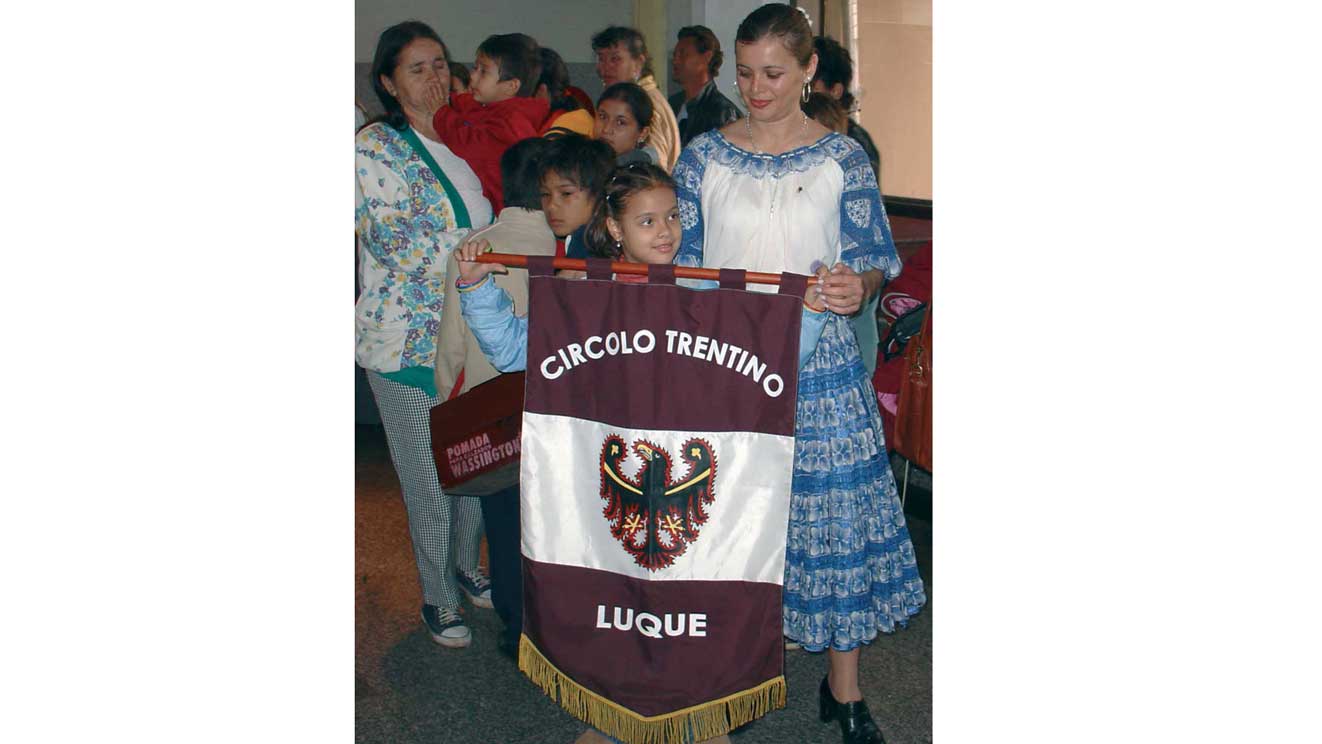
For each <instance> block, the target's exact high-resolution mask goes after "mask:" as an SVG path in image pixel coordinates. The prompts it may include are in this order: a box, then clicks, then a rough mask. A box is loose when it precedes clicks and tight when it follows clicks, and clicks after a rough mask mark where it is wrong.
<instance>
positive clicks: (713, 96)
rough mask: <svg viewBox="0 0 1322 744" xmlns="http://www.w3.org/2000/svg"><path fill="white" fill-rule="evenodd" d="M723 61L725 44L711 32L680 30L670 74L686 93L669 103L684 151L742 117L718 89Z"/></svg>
mask: <svg viewBox="0 0 1322 744" xmlns="http://www.w3.org/2000/svg"><path fill="white" fill-rule="evenodd" d="M723 59H724V56H723V55H722V54H721V42H719V41H717V40H716V34H713V33H712V30H711V29H709V28H707V27H706V26H685V27H684V28H681V29H680V30H679V41H678V42H677V43H676V44H675V53H674V54H673V55H672V56H671V58H670V72H671V77H673V78H674V79H675V82H676V83H679V85H680V87H681V88H682V90H680V91H679V92H678V93H675V94H674V95H673V96H671V97H670V99H669V101H670V108H671V109H673V110H674V112H675V118H676V119H677V120H678V121H679V141H680V146H681V147H687V146H688V144H689V140H691V139H693V138H694V137H697V136H698V135H699V134H702V133H703V132H708V131H711V130H713V129H720V128H721V127H723V126H725V125H726V124H729V123H730V122H732V121H734V120H735V119H738V118H739V117H740V113H739V109H737V108H735V105H734V103H733V102H731V101H730V99H729V98H726V97H725V96H724V95H722V94H721V92H720V91H719V90H717V89H716V80H715V78H716V76H717V74H719V73H720V71H721V61H722V60H723Z"/></svg>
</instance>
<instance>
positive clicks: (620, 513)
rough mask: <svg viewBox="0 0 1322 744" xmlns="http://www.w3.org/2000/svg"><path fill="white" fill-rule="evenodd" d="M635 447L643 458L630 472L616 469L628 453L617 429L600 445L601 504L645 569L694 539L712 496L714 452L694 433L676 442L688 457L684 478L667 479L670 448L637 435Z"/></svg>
mask: <svg viewBox="0 0 1322 744" xmlns="http://www.w3.org/2000/svg"><path fill="white" fill-rule="evenodd" d="M633 451H634V453H635V454H637V455H638V457H639V458H641V459H642V462H643V464H642V467H641V468H639V469H638V474H637V475H636V476H635V477H632V478H630V477H629V476H627V475H625V474H624V473H623V472H621V470H620V462H621V461H623V460H624V458H625V457H628V455H629V453H628V450H627V449H626V447H625V444H624V439H622V438H621V437H620V436H619V435H617V434H611V435H610V436H608V437H606V441H605V442H603V443H602V445H601V497H602V498H603V499H605V500H606V506H605V508H603V509H602V510H601V513H602V515H603V516H605V517H606V520H607V521H608V522H609V523H610V528H611V535H613V536H614V537H615V539H617V540H619V541H620V543H621V544H622V545H624V549H625V550H627V551H629V554H630V555H632V556H633V559H634V562H636V563H637V564H638V565H640V566H642V567H643V568H646V569H647V570H649V571H658V570H660V569H663V568H667V567H668V566H670V565H671V564H673V563H674V562H675V559H676V558H678V557H679V556H681V555H683V554H684V551H685V549H687V548H688V544H689V543H691V542H693V541H694V540H697V539H698V527H699V526H700V525H702V524H704V523H706V521H707V511H706V509H705V508H704V507H708V506H711V504H712V502H713V501H714V500H715V498H716V456H715V454H713V453H712V448H711V445H710V444H708V443H707V442H706V441H705V440H703V439H699V438H697V437H694V438H692V439H689V440H688V441H687V442H685V443H684V446H683V447H681V448H680V457H681V458H682V459H683V460H684V461H685V462H687V463H688V473H687V474H686V475H685V477H684V479H683V480H679V481H672V480H671V472H670V471H671V462H670V453H668V452H666V450H665V449H664V448H662V447H661V446H660V445H657V444H655V443H653V442H649V441H647V440H644V439H640V440H638V441H636V442H634V443H633Z"/></svg>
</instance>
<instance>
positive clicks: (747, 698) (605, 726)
mask: <svg viewBox="0 0 1322 744" xmlns="http://www.w3.org/2000/svg"><path fill="white" fill-rule="evenodd" d="M519 671H520V672H523V673H524V674H525V675H527V677H528V679H530V680H532V682H533V684H535V685H537V686H538V687H540V688H542V692H544V693H546V696H547V697H549V698H551V699H552V700H555V701H557V702H559V703H560V707H562V708H564V709H565V711H566V712H568V713H569V714H570V715H572V716H574V717H575V718H577V719H579V720H580V721H583V722H585V723H587V724H588V725H590V726H592V727H593V728H595V729H597V730H598V731H602V732H604V733H606V734H609V735H611V736H613V737H615V738H617V739H622V740H624V741H626V742H628V743H629V744H686V743H687V742H688V741H689V738H688V730H689V728H690V727H692V729H693V741H695V742H702V741H706V740H708V739H714V738H716V737H718V736H720V735H722V734H728V733H730V731H731V729H734V728H736V727H739V726H742V725H744V724H745V723H748V722H749V721H751V720H753V719H755V718H761V717H762V716H765V715H766V714H768V713H770V712H771V711H773V710H779V709H780V708H784V707H785V677H784V675H781V676H779V677H775V678H773V679H769V680H767V681H766V682H763V683H762V684H760V685H758V686H757V687H754V688H752V689H749V690H744V691H743V692H736V693H735V694H733V695H729V696H727V697H724V698H721V699H720V700H712V701H710V702H706V703H702V704H701V705H695V706H692V707H689V708H684V709H683V710H677V711H675V712H674V713H669V714H666V715H664V716H642V715H639V714H637V713H635V712H633V711H632V710H629V709H628V708H625V707H624V706H622V705H620V704H618V703H614V702H611V701H610V700H607V699H606V698H604V697H601V696H600V695H598V694H596V693H595V692H592V691H591V690H588V689H585V688H584V687H582V686H581V685H579V684H578V683H577V682H575V681H574V680H572V679H570V678H569V677H568V676H566V675H565V674H564V673H563V672H561V671H560V670H559V669H557V668H556V667H555V665H554V664H552V663H551V662H549V661H547V660H546V657H545V656H543V655H542V652H541V651H539V650H538V649H537V647H536V646H534V645H533V643H532V641H530V640H528V636H526V635H524V636H520V638H519Z"/></svg>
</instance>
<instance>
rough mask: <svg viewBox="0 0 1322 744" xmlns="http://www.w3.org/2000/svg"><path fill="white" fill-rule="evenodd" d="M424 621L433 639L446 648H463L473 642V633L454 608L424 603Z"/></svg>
mask: <svg viewBox="0 0 1322 744" xmlns="http://www.w3.org/2000/svg"><path fill="white" fill-rule="evenodd" d="M422 622H423V623H424V624H425V625H426V626H427V630H428V631H429V632H430V633H431V639H432V640H433V641H436V642H437V643H439V644H441V645H442V646H445V647H446V648H463V647H465V646H467V645H468V644H470V643H472V642H473V634H472V633H470V632H469V631H468V626H467V625H464V619H463V618H461V617H459V613H457V612H455V611H454V610H449V609H445V608H442V607H437V606H436V605H423V606H422Z"/></svg>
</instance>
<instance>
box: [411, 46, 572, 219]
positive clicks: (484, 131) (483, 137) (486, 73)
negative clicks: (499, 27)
mask: <svg viewBox="0 0 1322 744" xmlns="http://www.w3.org/2000/svg"><path fill="white" fill-rule="evenodd" d="M541 74H542V62H541V51H540V48H539V47H538V46H537V42H536V41H534V40H533V39H532V37H530V36H527V35H525V34H496V35H495V36H488V37H487V40H486V41H484V42H482V45H481V46H479V47H478V48H477V61H476V62H475V63H474V65H473V73H472V77H471V79H470V81H469V88H468V92H467V93H461V94H459V95H457V96H452V97H451V98H450V105H448V106H442V107H441V108H440V110H439V111H437V112H436V116H435V118H434V119H433V120H432V124H433V125H435V127H436V133H437V134H438V135H439V136H440V138H441V141H442V142H444V143H445V145H446V147H449V148H450V149H451V150H453V151H454V153H455V154H456V155H458V156H459V157H461V158H463V159H464V160H465V161H467V162H468V165H469V167H470V168H472V169H473V172H474V173H476V174H477V179H478V180H479V181H481V182H482V194H483V196H485V197H486V198H487V201H489V202H491V209H492V213H493V214H500V210H501V208H502V207H503V206H504V204H503V203H502V201H501V194H502V193H503V188H502V185H501V182H500V156H501V155H503V154H505V150H506V149H508V148H509V146H510V145H512V144H514V143H515V142H518V141H519V140H521V139H527V138H528V137H536V136H537V134H538V132H539V131H541V127H542V123H543V122H544V121H545V120H546V117H547V115H548V114H549V113H550V104H548V103H547V102H546V101H545V100H544V99H541V98H536V97H535V96H534V95H533V94H534V93H535V92H536V90H537V80H538V78H540V77H541Z"/></svg>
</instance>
